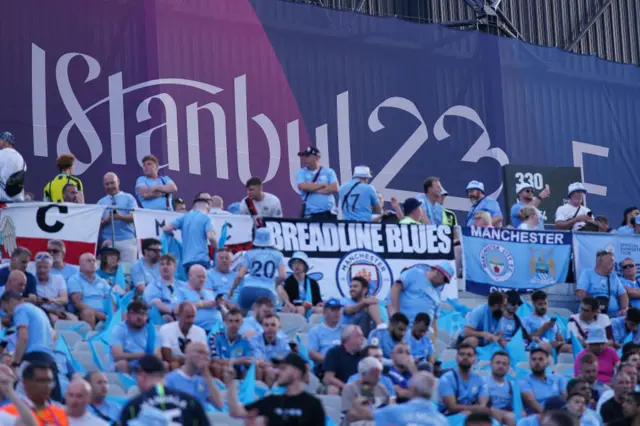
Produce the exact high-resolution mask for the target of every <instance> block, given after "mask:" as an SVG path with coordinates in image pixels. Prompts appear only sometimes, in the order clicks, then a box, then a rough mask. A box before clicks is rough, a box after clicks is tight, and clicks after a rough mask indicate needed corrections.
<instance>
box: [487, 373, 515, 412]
mask: <svg viewBox="0 0 640 426" xmlns="http://www.w3.org/2000/svg"><path fill="white" fill-rule="evenodd" d="M485 383H486V385H487V394H488V395H489V401H490V402H491V407H494V408H497V409H499V410H509V411H511V405H512V403H513V394H512V391H511V386H512V385H511V383H509V381H508V380H506V379H505V380H504V382H502V383H498V382H496V381H495V380H494V379H493V377H492V376H491V375H489V376H486V377H485Z"/></svg>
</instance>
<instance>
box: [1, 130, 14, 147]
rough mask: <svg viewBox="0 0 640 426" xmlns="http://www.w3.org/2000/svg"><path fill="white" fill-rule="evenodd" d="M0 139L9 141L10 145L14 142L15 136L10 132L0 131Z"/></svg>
mask: <svg viewBox="0 0 640 426" xmlns="http://www.w3.org/2000/svg"><path fill="white" fill-rule="evenodd" d="M0 140H4V141H7V142H9V143H10V144H11V145H15V144H16V138H15V136H13V134H12V133H11V132H2V133H0Z"/></svg>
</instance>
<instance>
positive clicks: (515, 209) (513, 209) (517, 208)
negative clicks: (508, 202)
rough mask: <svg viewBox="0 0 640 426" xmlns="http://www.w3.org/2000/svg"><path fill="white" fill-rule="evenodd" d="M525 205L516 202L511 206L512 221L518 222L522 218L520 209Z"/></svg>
mask: <svg viewBox="0 0 640 426" xmlns="http://www.w3.org/2000/svg"><path fill="white" fill-rule="evenodd" d="M522 207H523V206H520V205H518V204H514V205H513V206H512V207H511V222H517V221H518V220H520V218H519V217H518V213H520V210H522Z"/></svg>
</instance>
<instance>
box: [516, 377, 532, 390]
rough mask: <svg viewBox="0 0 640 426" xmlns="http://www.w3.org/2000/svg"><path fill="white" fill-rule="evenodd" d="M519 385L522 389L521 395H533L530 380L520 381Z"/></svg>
mask: <svg viewBox="0 0 640 426" xmlns="http://www.w3.org/2000/svg"><path fill="white" fill-rule="evenodd" d="M518 385H519V387H520V393H533V388H531V384H530V383H529V381H528V380H524V379H523V380H520V382H518Z"/></svg>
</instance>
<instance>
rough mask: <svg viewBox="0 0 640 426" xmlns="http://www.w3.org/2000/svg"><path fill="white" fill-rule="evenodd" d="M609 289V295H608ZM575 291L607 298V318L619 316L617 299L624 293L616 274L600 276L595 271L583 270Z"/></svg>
mask: <svg viewBox="0 0 640 426" xmlns="http://www.w3.org/2000/svg"><path fill="white" fill-rule="evenodd" d="M609 287H611V293H609ZM576 290H584V291H586V292H587V294H588V295H589V296H593V297H599V296H606V297H609V312H607V315H609V318H615V317H617V316H619V315H620V304H619V303H618V297H619V296H621V295H622V294H624V293H626V290H625V289H624V286H623V285H622V282H621V281H620V278H619V277H618V274H616V273H615V271H614V272H611V274H609V276H602V275H600V274H598V273H597V272H596V270H595V269H585V270H584V271H582V274H580V279H578V285H577V287H576Z"/></svg>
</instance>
